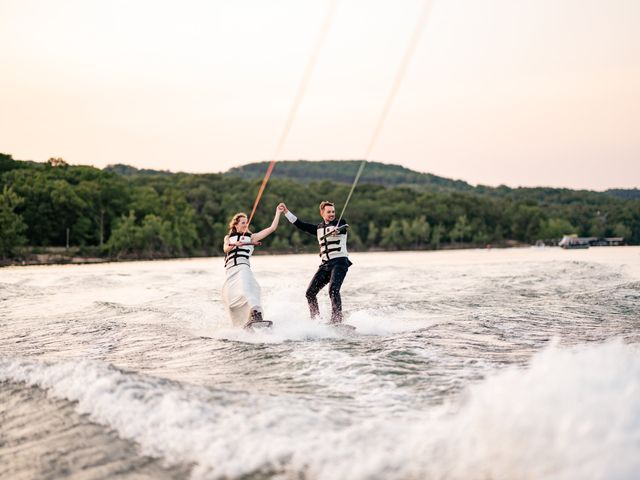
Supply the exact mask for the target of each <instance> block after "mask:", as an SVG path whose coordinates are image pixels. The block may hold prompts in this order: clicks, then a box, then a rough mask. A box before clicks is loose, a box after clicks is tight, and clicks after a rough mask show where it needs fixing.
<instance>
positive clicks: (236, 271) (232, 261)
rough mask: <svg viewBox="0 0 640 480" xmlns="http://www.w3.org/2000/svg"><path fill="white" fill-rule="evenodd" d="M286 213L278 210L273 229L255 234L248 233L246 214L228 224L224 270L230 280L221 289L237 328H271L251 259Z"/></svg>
mask: <svg viewBox="0 0 640 480" xmlns="http://www.w3.org/2000/svg"><path fill="white" fill-rule="evenodd" d="M283 210H284V209H283V208H282V207H281V206H278V208H276V214H275V216H274V217H273V222H271V226H269V227H268V228H265V229H264V230H261V231H259V232H258V233H253V234H252V233H251V232H249V231H248V230H247V227H248V225H247V221H248V220H247V215H246V214H245V213H236V214H235V215H234V216H233V218H232V219H231V221H230V222H229V234H228V235H227V236H225V237H224V253H225V255H226V256H225V259H224V268H225V270H226V274H227V278H226V280H225V282H224V285H223V286H222V301H223V302H224V304H225V306H226V307H227V310H228V312H229V316H230V317H231V323H232V324H233V325H234V326H242V327H244V328H251V327H252V326H254V324H258V323H259V322H262V325H261V326H267V327H268V326H271V324H272V322H269V321H265V320H263V318H262V307H261V305H260V285H258V282H256V279H255V277H254V276H253V272H252V271H251V264H250V262H249V259H250V258H251V254H252V253H253V247H254V246H255V245H256V244H258V242H260V240H262V239H264V238H266V237H268V236H269V235H270V234H272V233H273V232H275V231H276V229H277V228H278V222H279V221H280V214H281V213H282V211H283ZM256 326H257V325H256Z"/></svg>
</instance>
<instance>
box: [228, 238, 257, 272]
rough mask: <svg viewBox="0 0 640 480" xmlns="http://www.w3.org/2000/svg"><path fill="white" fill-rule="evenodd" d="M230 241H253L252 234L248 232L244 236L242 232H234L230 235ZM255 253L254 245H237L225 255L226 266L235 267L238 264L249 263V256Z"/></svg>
mask: <svg viewBox="0 0 640 480" xmlns="http://www.w3.org/2000/svg"><path fill="white" fill-rule="evenodd" d="M229 242H230V243H246V242H251V234H250V233H247V234H245V235H244V236H243V234H241V233H232V234H231V235H229ZM252 253H253V245H244V246H242V247H236V248H234V249H232V250H230V251H229V253H227V255H226V256H225V257H224V268H227V269H228V268H231V267H235V266H236V265H249V266H251V263H250V262H249V257H251V254H252Z"/></svg>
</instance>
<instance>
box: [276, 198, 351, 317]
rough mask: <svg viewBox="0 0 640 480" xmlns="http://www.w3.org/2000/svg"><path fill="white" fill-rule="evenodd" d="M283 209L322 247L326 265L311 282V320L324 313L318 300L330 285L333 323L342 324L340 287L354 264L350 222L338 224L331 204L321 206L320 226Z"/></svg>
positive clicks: (283, 205)
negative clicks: (351, 254)
mask: <svg viewBox="0 0 640 480" xmlns="http://www.w3.org/2000/svg"><path fill="white" fill-rule="evenodd" d="M280 206H282V207H283V209H284V215H285V217H287V220H289V221H290V222H291V223H293V224H294V225H295V226H296V227H298V228H299V229H300V230H302V231H303V232H306V233H308V234H310V235H313V236H314V237H316V238H317V239H318V244H319V245H320V259H321V260H322V263H321V264H320V267H318V271H317V272H316V274H315V275H314V276H313V278H312V279H311V282H310V283H309V287H308V288H307V292H306V297H307V302H309V311H310V313H311V318H312V319H313V318H315V317H317V316H318V314H319V313H320V309H319V308H318V299H317V298H316V297H317V295H318V292H319V291H320V290H322V288H324V286H325V285H327V283H328V284H329V298H330V299H331V323H342V299H341V298H340V287H341V286H342V282H343V281H344V277H345V276H346V275H347V270H348V269H349V267H350V266H351V265H352V263H351V262H350V261H349V255H348V253H347V228H348V225H347V223H346V222H345V221H344V219H342V220H340V225H338V221H337V220H336V207H335V205H334V204H333V203H331V202H327V201H324V202H322V203H320V216H321V217H322V222H321V223H318V224H317V225H313V224H311V223H305V222H303V221H301V220H298V217H296V216H295V215H294V214H293V213H291V212H290V211H289V209H287V206H286V205H285V204H284V203H281V204H280Z"/></svg>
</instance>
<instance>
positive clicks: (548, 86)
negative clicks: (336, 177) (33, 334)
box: [0, 0, 640, 190]
mask: <svg viewBox="0 0 640 480" xmlns="http://www.w3.org/2000/svg"><path fill="white" fill-rule="evenodd" d="M422 4H423V1H422V0H395V1H392V0H341V1H339V2H338V6H337V10H336V12H335V16H334V20H333V22H332V24H331V28H330V30H329V32H328V36H327V38H326V42H325V43H324V45H323V48H322V50H321V51H320V55H319V57H318V62H317V64H316V66H315V69H314V71H313V74H312V76H311V80H310V83H309V86H308V89H307V91H306V95H305V97H304V98H303V100H302V103H301V104H300V109H299V113H298V115H297V117H296V119H295V123H294V124H293V127H292V129H291V131H290V134H289V137H288V141H287V143H286V144H285V147H284V149H283V151H282V154H281V155H280V158H278V159H288V160H295V159H308V160H322V159H361V158H362V157H363V155H364V154H365V151H366V148H367V145H368V143H369V141H370V138H371V135H372V133H373V129H374V126H375V123H376V122H377V120H378V118H379V116H380V113H381V110H382V107H383V104H384V101H385V98H386V96H387V94H388V92H389V89H390V87H391V83H392V80H393V77H394V75H395V73H396V71H397V69H398V65H399V63H400V60H401V57H402V54H403V52H404V50H405V48H406V45H407V42H408V40H409V36H410V34H411V32H412V30H413V29H414V27H415V23H416V18H417V16H418V13H419V11H420V9H421V7H422ZM329 5H330V2H329V1H328V0H307V1H301V0H243V1H238V0H236V1H231V0H228V1H213V0H202V1H195V0H181V1H177V0H176V1H159V0H153V1H152V0H127V1H123V0H110V1H104V0H103V1H95V0H0V64H1V65H2V71H1V73H0V152H3V153H10V154H12V155H13V156H14V158H16V159H22V160H36V161H45V160H47V159H48V158H49V157H52V156H53V157H62V158H64V159H65V160H67V161H68V162H70V163H73V164H89V165H95V166H97V167H104V166H106V165H107V164H110V163H127V164H130V165H134V166H136V167H144V168H155V169H169V170H173V171H178V170H182V171H188V172H220V171H224V170H227V169H228V168H230V167H233V166H238V165H242V164H245V163H249V162H253V161H260V160H271V158H270V156H271V155H272V154H273V152H274V148H275V145H276V143H277V141H278V138H279V137H280V135H281V133H282V130H283V127H284V123H285V120H286V117H287V114H288V112H289V109H290V108H291V104H292V102H293V98H294V95H295V92H296V89H297V87H298V85H299V83H300V80H301V77H302V75H303V71H304V68H305V65H306V63H307V62H308V60H309V57H310V55H311V52H312V50H313V47H314V44H315V42H316V38H317V36H318V33H319V31H320V28H321V25H322V22H323V20H324V18H325V15H326V12H327V9H328V8H329ZM639 25H640V1H638V0H607V1H605V0H517V1H514V0H485V1H483V0H439V1H438V0H436V1H435V2H434V3H433V9H432V10H431V15H430V18H429V20H428V23H427V24H426V27H425V30H424V32H423V34H422V36H421V38H420V42H419V44H418V46H417V49H416V50H415V54H414V56H413V58H412V62H411V64H410V66H409V68H408V70H407V73H406V76H405V78H404V81H403V83H402V85H401V88H400V90H399V92H398V95H397V97H396V99H395V102H394V104H393V106H392V108H391V110H390V113H389V116H388V118H387V121H386V124H385V126H384V129H383V130H382V132H381V135H380V137H379V139H378V142H377V143H376V146H375V148H374V149H373V151H372V153H371V155H370V158H369V159H370V160H375V161H380V162H385V163H395V164H400V165H404V166H406V167H409V168H412V169H414V170H418V171H421V172H430V173H434V174H436V175H441V176H445V177H450V178H457V179H462V180H465V181H468V182H470V183H472V184H479V183H481V184H486V185H499V184H506V185H510V186H520V185H522V186H540V185H547V186H563V187H569V188H588V189H595V190H602V189H606V188H611V187H622V188H633V187H640V28H639ZM276 168H277V167H276Z"/></svg>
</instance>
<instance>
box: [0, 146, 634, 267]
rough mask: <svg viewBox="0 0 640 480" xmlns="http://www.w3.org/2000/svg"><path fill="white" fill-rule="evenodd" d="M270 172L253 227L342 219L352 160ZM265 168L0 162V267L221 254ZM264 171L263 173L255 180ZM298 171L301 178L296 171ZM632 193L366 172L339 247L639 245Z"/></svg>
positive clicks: (289, 237) (272, 243)
mask: <svg viewBox="0 0 640 480" xmlns="http://www.w3.org/2000/svg"><path fill="white" fill-rule="evenodd" d="M281 163H282V165H281V164H280V162H279V163H278V164H277V165H276V168H275V171H274V175H273V177H272V179H271V181H270V182H269V184H268V186H267V189H266V191H265V194H264V196H263V198H262V201H261V203H260V205H259V207H258V210H257V212H256V215H255V218H254V220H253V222H252V229H253V230H254V231H255V230H257V229H261V228H264V227H266V226H268V225H269V224H270V222H271V219H272V217H273V213H274V211H275V207H276V205H277V204H278V202H280V201H284V202H286V204H287V206H288V207H289V208H290V209H291V210H292V211H293V212H295V214H296V215H297V216H298V217H300V218H301V219H303V220H306V221H309V222H315V221H319V220H320V217H319V215H318V204H319V202H320V201H321V200H330V201H333V202H336V209H337V211H338V212H340V211H341V209H342V203H343V202H344V201H345V199H346V197H347V195H348V193H349V189H350V184H351V181H352V180H353V177H354V176H355V171H356V169H357V166H358V164H359V162H356V161H348V162H337V161H327V162H304V161H298V162H281ZM265 171H266V163H264V162H258V163H254V164H250V165H249V166H245V167H242V168H238V169H232V170H230V171H229V172H226V173H213V174H189V173H171V172H166V171H156V170H138V169H136V168H134V167H130V166H126V165H114V166H110V167H107V168H105V169H104V170H101V169H98V168H94V167H89V166H74V165H69V164H67V163H66V162H65V161H64V160H62V159H59V158H58V159H56V158H51V159H50V160H49V161H48V162H45V163H36V162H29V161H20V160H15V159H13V157H12V156H11V155H7V154H0V257H1V258H3V259H19V258H21V257H22V256H24V255H26V254H27V253H28V252H31V251H37V249H39V248H47V247H64V246H66V245H67V242H68V245H70V246H73V247H77V248H79V249H80V252H81V254H86V255H89V254H90V255H93V256H101V257H104V258H110V259H133V258H169V257H182V256H199V255H221V254H222V241H223V237H224V235H225V234H226V230H227V229H226V225H227V223H228V221H229V219H230V217H231V216H232V215H233V214H234V213H236V212H238V211H244V212H247V213H249V212H250V210H251V207H252V205H253V202H254V200H255V196H256V194H257V192H258V189H259V186H260V182H261V180H262V176H263V175H264V172H265ZM260 172H262V173H260ZM304 172H306V173H304ZM639 197H640V195H638V191H637V190H611V191H607V192H593V191H575V190H569V189H554V188H517V189H511V188H508V187H505V186H501V187H497V188H493V187H484V186H477V187H473V186H471V185H469V184H467V183H465V182H462V181H460V180H449V179H445V178H442V177H437V176H435V175H429V174H421V173H418V172H413V171H411V170H408V169H406V168H404V167H399V166H395V165H385V164H381V163H376V162H370V163H369V164H368V165H367V167H366V168H365V174H363V177H362V179H361V182H360V184H359V185H358V187H357V189H356V191H355V194H354V196H353V198H352V199H351V202H350V203H349V206H348V209H347V211H346V213H345V219H346V220H347V221H348V223H349V224H350V225H351V229H350V236H349V248H350V249H351V250H356V251H364V250H381V249H384V250H404V249H406V250H411V249H439V248H460V247H479V246H486V245H488V244H491V245H493V246H504V245H511V244H514V243H524V244H534V243H536V242H537V241H539V240H542V241H546V242H549V243H552V242H553V241H554V240H555V241H557V240H559V239H560V238H561V237H562V236H563V235H564V234H571V233H575V234H578V235H579V236H594V237H610V236H616V237H624V238H625V243H627V244H634V245H637V244H640V198H639ZM315 242H316V241H315V239H314V238H313V237H311V236H309V235H302V234H301V233H300V232H299V231H298V230H297V229H295V228H293V227H291V226H290V225H289V223H288V222H287V221H286V220H284V219H283V220H281V224H280V228H279V229H278V231H277V232H276V233H275V234H274V235H272V236H271V237H269V238H268V239H267V240H266V241H265V245H264V246H263V247H261V250H262V251H265V252H310V251H314V250H315V248H316V247H315Z"/></svg>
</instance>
